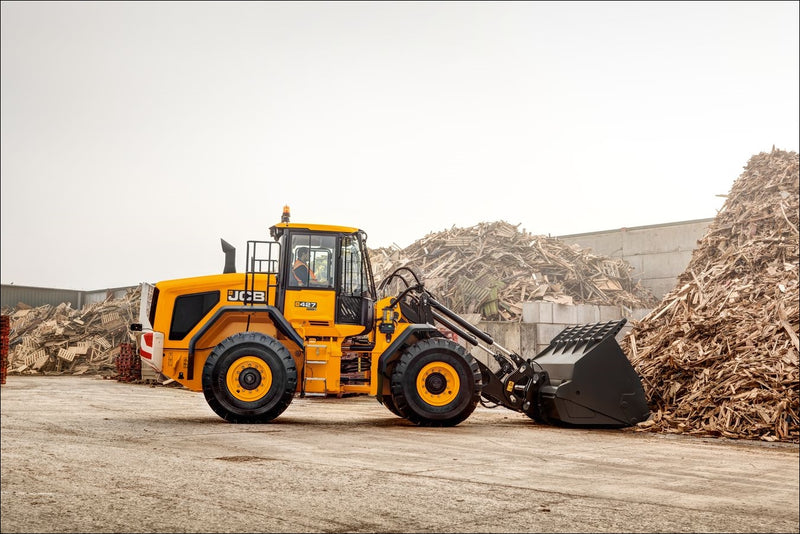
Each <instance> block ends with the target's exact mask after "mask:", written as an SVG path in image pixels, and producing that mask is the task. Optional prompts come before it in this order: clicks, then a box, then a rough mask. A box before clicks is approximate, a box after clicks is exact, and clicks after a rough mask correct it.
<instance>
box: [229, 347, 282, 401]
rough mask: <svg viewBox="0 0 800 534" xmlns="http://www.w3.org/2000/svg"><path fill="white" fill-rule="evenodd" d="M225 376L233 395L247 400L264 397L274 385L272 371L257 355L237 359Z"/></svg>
mask: <svg viewBox="0 0 800 534" xmlns="http://www.w3.org/2000/svg"><path fill="white" fill-rule="evenodd" d="M225 378H226V382H227V384H228V391H229V392H230V393H231V395H233V396H234V397H235V398H236V399H238V400H240V401H245V402H252V401H256V400H258V399H260V398H262V397H263V396H264V395H266V394H267V391H269V388H270V386H271V385H272V371H270V370H269V366H268V365H267V364H266V363H265V362H264V360H262V359H261V358H257V357H255V356H243V357H241V358H239V359H237V360H236V361H235V362H233V365H231V366H230V367H229V368H228V374H227V375H226V377H225Z"/></svg>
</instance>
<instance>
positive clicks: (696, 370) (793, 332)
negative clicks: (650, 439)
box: [623, 149, 800, 442]
mask: <svg viewBox="0 0 800 534" xmlns="http://www.w3.org/2000/svg"><path fill="white" fill-rule="evenodd" d="M744 169H745V170H744V172H743V173H742V174H741V175H740V176H739V178H738V179H737V180H736V181H735V182H734V184H733V186H732V188H731V190H730V194H729V195H728V196H727V198H726V201H725V203H724V205H723V207H722V209H721V211H720V212H719V213H718V214H717V216H716V218H715V219H714V221H713V222H712V224H711V225H710V226H709V228H708V230H707V232H706V235H705V236H704V237H703V239H702V240H701V241H699V243H698V248H697V249H695V251H694V253H693V255H692V259H691V261H690V263H689V266H688V267H687V269H686V270H685V271H684V272H683V273H682V274H681V276H680V277H679V278H678V282H677V284H676V287H675V289H674V290H673V291H672V292H670V293H668V294H667V295H666V296H665V297H664V299H663V300H662V302H661V304H660V305H659V306H658V307H656V308H655V309H653V310H652V311H651V312H650V313H649V314H648V315H647V316H645V317H644V318H643V319H642V320H641V321H639V322H635V323H634V326H633V329H632V331H631V334H630V335H629V336H628V337H626V338H625V339H624V340H623V348H624V349H625V352H626V353H627V354H629V355H630V357H631V361H632V363H633V365H634V368H635V369H636V371H637V372H638V373H639V375H640V376H641V377H642V380H643V384H644V387H645V393H646V395H647V398H648V400H649V402H650V405H651V409H652V410H653V417H651V419H650V420H648V421H647V422H645V423H640V425H639V426H638V428H637V430H644V431H660V432H675V433H687V434H698V435H714V436H724V437H728V438H744V439H761V440H765V441H791V442H797V441H798V386H799V385H800V382H798V351H800V343H798V324H799V323H800V320H799V319H798V316H799V314H800V311H799V310H798V300H799V299H800V295H799V294H798V254H799V252H798V195H799V194H800V187H799V186H798V179H799V178H798V177H799V172H798V155H797V153H795V152H784V151H781V150H775V149H773V150H772V152H770V153H760V154H758V155H756V156H753V157H752V158H751V159H750V161H749V162H748V163H747V165H746V167H745V168H744Z"/></svg>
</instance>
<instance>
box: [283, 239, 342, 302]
mask: <svg viewBox="0 0 800 534" xmlns="http://www.w3.org/2000/svg"><path fill="white" fill-rule="evenodd" d="M289 250H290V251H291V258H290V264H289V265H290V269H289V280H288V286H289V287H292V288H297V287H313V288H323V289H329V288H332V287H333V281H334V279H335V276H334V274H335V268H336V261H335V260H336V258H335V256H334V253H333V252H334V250H336V237H335V236H331V235H312V234H294V235H293V236H292V239H291V243H290V244H289Z"/></svg>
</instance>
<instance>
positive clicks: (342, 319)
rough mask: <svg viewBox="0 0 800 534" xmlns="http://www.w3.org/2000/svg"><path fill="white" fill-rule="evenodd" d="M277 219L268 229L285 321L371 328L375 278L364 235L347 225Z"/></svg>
mask: <svg viewBox="0 0 800 534" xmlns="http://www.w3.org/2000/svg"><path fill="white" fill-rule="evenodd" d="M288 219H289V217H288V208H284V216H283V217H282V222H281V223H280V224H277V225H275V226H272V227H271V228H270V234H271V236H272V238H273V239H274V240H275V241H276V242H277V243H279V246H280V256H279V260H278V261H279V264H280V268H279V269H278V272H279V273H280V274H279V275H278V278H277V281H276V282H277V287H276V299H275V305H276V307H277V308H278V309H280V310H281V311H282V312H283V314H284V315H285V316H286V318H287V319H289V320H290V321H292V320H297V321H306V322H309V323H313V324H317V325H320V324H322V323H324V322H328V324H331V323H335V324H337V325H360V326H363V327H364V328H363V332H362V333H364V334H365V333H367V332H369V331H370V330H371V329H372V326H373V322H374V316H375V315H374V314H375V300H376V295H377V293H376V291H375V282H374V279H373V277H372V268H371V265H370V262H369V254H368V252H367V243H366V241H367V235H366V233H365V232H364V231H362V230H359V229H357V228H351V227H346V226H330V225H311V224H299V223H290V222H288Z"/></svg>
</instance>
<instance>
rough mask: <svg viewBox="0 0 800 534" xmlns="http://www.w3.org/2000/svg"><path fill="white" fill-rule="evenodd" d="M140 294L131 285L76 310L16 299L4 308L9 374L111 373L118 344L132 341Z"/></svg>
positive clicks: (117, 364)
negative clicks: (116, 294) (9, 308)
mask: <svg viewBox="0 0 800 534" xmlns="http://www.w3.org/2000/svg"><path fill="white" fill-rule="evenodd" d="M140 295H141V289H140V287H136V288H133V289H129V290H128V292H127V293H126V295H125V296H124V297H123V298H116V299H114V298H108V299H106V300H105V301H103V302H96V303H94V304H90V305H88V306H84V307H83V308H82V309H80V310H75V309H73V308H72V307H71V306H70V304H69V303H61V304H59V305H58V306H51V305H49V304H45V305H43V306H38V307H35V308H31V307H27V306H24V305H18V306H17V308H15V309H14V310H13V311H9V312H8V315H9V318H10V320H9V322H10V332H9V338H8V343H9V354H8V359H9V361H8V372H9V374H12V373H16V374H44V375H63V374H70V375H80V374H85V373H88V374H100V375H104V376H107V377H109V378H111V377H114V376H115V372H118V371H119V362H118V361H117V359H118V357H119V355H120V351H121V350H122V348H123V347H122V346H121V345H123V344H125V343H133V342H134V340H133V337H132V334H131V333H130V332H129V330H128V327H129V325H130V324H131V323H133V322H135V318H136V317H137V316H138V313H139V300H140ZM3 313H6V312H5V311H4V312H3Z"/></svg>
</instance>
